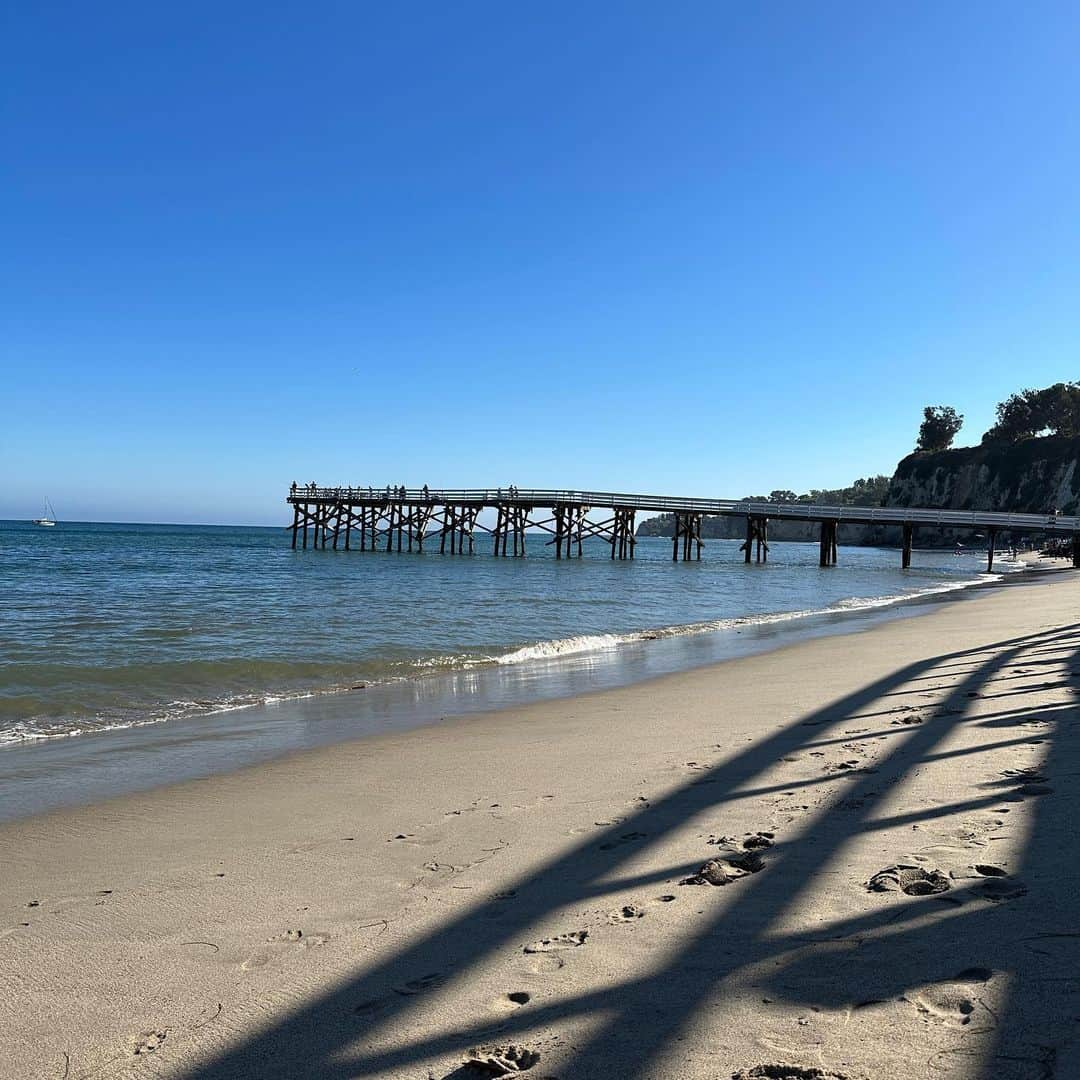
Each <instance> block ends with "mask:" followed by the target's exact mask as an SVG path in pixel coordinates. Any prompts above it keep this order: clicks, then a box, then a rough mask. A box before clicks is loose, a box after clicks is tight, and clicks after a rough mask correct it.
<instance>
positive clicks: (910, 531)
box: [900, 525, 915, 570]
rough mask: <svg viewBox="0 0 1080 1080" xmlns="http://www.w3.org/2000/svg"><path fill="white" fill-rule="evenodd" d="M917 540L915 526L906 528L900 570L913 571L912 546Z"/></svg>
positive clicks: (906, 526)
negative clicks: (915, 539)
mask: <svg viewBox="0 0 1080 1080" xmlns="http://www.w3.org/2000/svg"><path fill="white" fill-rule="evenodd" d="M914 538H915V526H914V525H905V526H904V549H903V551H902V553H901V555H900V568H901V569H902V570H909V569H911V544H912V541H913V540H914Z"/></svg>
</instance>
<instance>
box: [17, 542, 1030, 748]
mask: <svg viewBox="0 0 1080 1080" xmlns="http://www.w3.org/2000/svg"><path fill="white" fill-rule="evenodd" d="M1003 561H1004V562H1005V563H1006V566H1003V567H1002V570H1003V571H1004V572H1003V573H997V574H987V573H983V574H980V575H979V576H978V577H974V578H969V579H961V580H956V581H945V582H939V583H937V584H934V585H927V586H924V587H923V588H920V589H914V590H912V591H910V592H905V593H898V594H894V595H887V596H870V597H850V598H848V599H843V600H839V601H837V602H836V603H834V604H832V605H831V606H829V607H823V608H812V609H805V610H797V611H777V612H768V613H761V614H749V615H741V616H736V617H733V618H726V619H714V620H709V621H705V622H694V623H684V624H678V625H671V626H663V627H659V628H656V629H651V630H639V631H634V632H630V633H624V634H582V635H578V636H575V637H568V638H556V639H552V640H546V641H537V642H533V643H531V644H528V645H522V646H520V647H518V648H516V649H513V650H511V651H510V652H507V653H505V654H502V655H490V654H484V653H478V652H472V653H449V654H442V655H435V656H428V657H421V658H416V659H414V660H411V661H402V669H403V670H399V671H398V672H396V673H394V674H389V673H386V674H384V676H383V677H381V678H370V677H369V678H365V679H363V683H364V685H365V686H367V687H372V686H376V685H378V684H379V683H380V682H397V681H399V680H401V679H410V678H417V677H423V676H432V675H437V674H440V673H443V672H452V671H464V670H468V669H472V668H477V667H485V666H489V665H492V664H495V665H499V666H507V665H517V664H525V663H529V662H531V661H558V660H560V659H563V658H566V657H573V656H581V655H585V654H589V653H606V652H611V651H613V650H615V649H618V648H620V647H621V646H624V645H627V644H632V643H644V642H648V641H652V640H656V639H664V638H674V637H684V636H689V635H694V634H704V633H716V632H722V631H732V630H734V631H739V630H742V629H744V628H752V627H757V626H769V625H774V624H781V623H787V622H793V621H797V620H800V619H808V618H812V617H814V616H818V617H822V616H829V615H841V614H844V613H855V612H858V611H865V610H871V609H874V608H885V607H891V606H893V605H896V604H901V603H904V602H905V601H909V600H917V599H919V598H921V597H927V596H932V595H935V594H941V593H949V592H956V591H958V590H961V589H967V588H971V587H972V586H974V585H981V584H986V583H988V582H993V581H1000V580H1001V579H1002V578H1003V577H1005V576H1010V575H1011V574H1012V573H1016V572H1018V571H1022V570H1024V569H1026V567H1025V565H1024V564H1023V563H1020V562H1017V563H1015V564H1014V565H1008V563H1009V562H1011V560H1003ZM351 689H354V687H353V686H352V685H349V684H346V685H331V686H327V687H326V688H325V689H319V690H310V689H308V690H297V691H295V692H288V691H285V692H282V691H278V692H275V693H268V694H266V695H265V696H262V695H257V694H256V695H243V694H238V695H230V696H228V697H225V698H221V699H218V700H210V701H207V700H177V701H172V702H170V703H169V704H168V705H167V706H165V707H164V708H163V709H161V710H160V711H155V712H153V713H151V714H149V715H144V716H140V717H123V718H116V717H106V716H102V717H100V718H95V719H88V720H86V721H84V722H82V723H76V724H75V725H74V726H72V727H65V728H62V729H58V728H56V727H53V726H52V725H51V724H50V722H49V721H45V722H44V723H42V724H41V726H40V727H39V726H38V725H37V723H35V720H34V718H29V719H27V720H25V721H22V722H19V723H16V724H15V725H13V726H11V727H9V728H7V729H6V730H3V731H0V748H6V747H12V746H18V745H23V744H26V743H29V742H39V741H46V740H53V739H67V738H72V737H74V736H76V735H90V734H98V733H100V732H106V731H116V730H122V729H126V728H134V727H147V726H150V725H154V724H161V723H164V722H165V721H168V720H173V719H179V718H182V717H193V716H200V715H201V716H209V715H214V714H220V713H228V712H232V711H235V710H240V709H250V708H252V707H255V706H258V705H274V704H278V703H281V702H285V701H294V700H298V699H301V698H311V697H318V696H322V695H324V694H336V693H342V692H347V691H349V690H351Z"/></svg>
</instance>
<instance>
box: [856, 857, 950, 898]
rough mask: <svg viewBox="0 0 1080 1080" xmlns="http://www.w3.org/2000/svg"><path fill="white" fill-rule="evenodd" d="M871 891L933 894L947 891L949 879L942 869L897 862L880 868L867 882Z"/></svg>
mask: <svg viewBox="0 0 1080 1080" xmlns="http://www.w3.org/2000/svg"><path fill="white" fill-rule="evenodd" d="M866 887H867V889H869V890H870V892H902V893H904V894H905V895H906V896H931V895H933V894H935V893H943V892H947V891H948V889H949V879H948V878H947V877H946V876H945V875H944V874H943V873H942V872H941V871H940V870H926V869H925V868H923V867H921V866H914V865H912V864H911V863H897V865H896V866H887V867H886V868H885V869H884V870H879V871H878V872H877V873H876V874H874V876H873V877H872V878H871V879H870V880H869V881H868V882H867V883H866Z"/></svg>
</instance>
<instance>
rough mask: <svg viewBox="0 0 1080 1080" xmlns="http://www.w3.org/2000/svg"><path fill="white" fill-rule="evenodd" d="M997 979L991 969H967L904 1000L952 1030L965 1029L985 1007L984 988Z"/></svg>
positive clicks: (913, 993)
mask: <svg viewBox="0 0 1080 1080" xmlns="http://www.w3.org/2000/svg"><path fill="white" fill-rule="evenodd" d="M993 977H994V972H993V970H992V969H991V968H986V967H971V968H965V969H964V970H963V971H961V972H958V973H957V974H956V975H954V976H953V977H952V978H951V979H945V980H943V981H942V982H940V983H933V984H931V985H929V986H924V987H922V988H921V989H919V990H914V991H912V992H911V993H909V994H906V995H905V996H904V1000H905V1001H908V1002H910V1003H911V1004H912V1005H914V1006H915V1008H916V1009H918V1010H919V1012H920V1013H922V1014H923V1015H924V1016H926V1017H927V1018H928V1019H930V1020H933V1021H936V1022H938V1023H943V1024H948V1025H949V1026H951V1027H963V1026H965V1025H966V1024H969V1023H971V1018H972V1016H973V1014H974V1013H975V1009H976V1007H977V1006H978V1005H979V1004H981V1002H980V1000H979V997H978V994H979V990H980V988H981V987H983V986H985V985H986V984H987V983H988V982H990V980H991V979H992V978H993Z"/></svg>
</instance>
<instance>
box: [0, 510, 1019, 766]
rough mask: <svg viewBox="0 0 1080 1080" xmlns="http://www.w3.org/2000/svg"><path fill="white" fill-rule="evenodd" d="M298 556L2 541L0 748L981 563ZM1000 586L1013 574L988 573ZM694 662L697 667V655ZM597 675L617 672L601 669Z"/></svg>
mask: <svg viewBox="0 0 1080 1080" xmlns="http://www.w3.org/2000/svg"><path fill="white" fill-rule="evenodd" d="M544 539H545V538H544V537H542V536H536V537H531V538H530V545H529V546H530V551H529V554H528V556H527V557H526V558H524V559H513V558H505V559H504V558H498V559H496V558H494V557H492V556H491V555H490V553H489V552H487V551H486V546H487V545H486V544H485V543H484V542H483V541H480V542H479V543H478V548H485V550H484V551H483V553H481V552H480V551H478V553H477V554H475V555H473V556H471V557H460V556H458V557H450V556H440V555H438V554H434V553H425V554H423V555H420V554H412V555H409V554H401V555H398V554H396V553H395V554H386V553H381V552H380V553H372V552H367V553H361V552H355V551H354V552H344V551H337V552H335V551H321V550H320V551H314V550H308V551H293V550H291V548H290V547H289V539H288V535H287V533H286V532H285V531H284V530H282V529H272V528H229V527H208V526H170V525H108V524H77V523H63V524H61V525H59V526H57V527H56V528H55V529H39V528H34V527H32V526H30V525H25V524H22V523H14V522H8V523H3V524H0V546H2V551H3V558H4V564H5V565H4V590H3V591H4V602H3V605H2V607H0V747H5V746H6V747H10V746H16V745H19V744H25V743H26V742H28V741H36V740H46V739H56V738H61V737H63V738H71V737H76V736H83V735H87V734H91V733H105V732H109V731H116V730H120V729H125V728H130V727H135V726H144V725H157V724H168V723H170V722H174V721H176V720H180V719H195V718H198V717H201V716H208V715H221V714H222V713H224V712H226V711H236V710H240V709H243V708H249V707H251V706H254V705H257V704H260V703H266V702H281V701H288V700H294V699H300V698H302V697H305V696H309V695H325V694H333V693H339V692H343V691H349V690H351V689H352V688H354V687H358V686H360V684H364V687H365V688H370V687H373V686H376V685H381V684H386V683H390V682H400V681H403V680H412V681H415V680H421V679H424V678H428V677H430V676H432V675H434V674H437V673H440V672H457V671H473V672H480V671H482V670H483V669H485V668H497V667H507V666H514V665H522V664H528V663H529V662H533V661H538V660H547V661H551V660H559V659H561V658H568V657H571V656H583V655H590V656H592V657H593V658H594V659H595V658H596V656H598V655H599V654H615V653H617V652H618V651H619V650H620V649H625V647H626V646H627V645H629V644H632V643H637V644H639V645H640V644H641V643H643V642H645V643H648V642H649V641H653V640H658V639H661V638H669V637H690V636H694V635H702V634H711V635H714V636H717V635H718V636H719V637H720V638H723V637H724V635H725V634H726V635H727V636H729V637H731V636H734V634H736V633H737V632H739V631H742V630H746V629H747V628H752V627H755V626H763V625H768V624H776V623H793V622H797V621H799V620H806V619H808V618H810V617H811V616H814V615H820V614H822V613H829V612H845V611H848V612H851V611H858V610H866V609H868V608H876V607H882V606H887V605H890V604H893V603H896V602H897V601H900V600H903V599H910V598H912V597H915V596H920V595H927V594H931V593H938V592H944V591H948V590H953V589H958V588H962V587H964V586H966V585H970V584H973V583H975V582H978V581H980V580H985V579H986V575H984V574H981V573H980V571H981V570H982V569H983V568H984V566H985V562H984V558H985V556H984V555H983V554H982V553H972V554H971V555H966V556H960V557H957V556H955V555H954V554H953V553H951V552H916V554H915V566H914V567H913V568H912V569H911V570H908V571H906V572H905V571H902V570H900V568H899V562H900V558H899V554H898V553H897V552H895V551H889V550H884V549H878V548H844V549H843V550H842V552H841V556H840V565H839V566H838V567H836V568H833V569H826V570H822V569H821V568H820V567H819V566H818V565H817V556H818V551H817V545H815V544H791V543H787V544H785V543H774V544H773V545H772V549H771V553H770V558H769V562H768V563H767V564H765V565H763V566H757V565H754V566H751V567H747V566H745V565H744V564H743V562H742V560H741V556H740V554H739V552H738V547H739V545H738V543H737V542H735V541H722V540H714V541H711V542H708V543H707V547H706V551H705V557H704V558H703V559H702V561H701V562H690V563H681V562H680V563H673V562H672V561H671V542H670V540H665V539H663V538H643V539H642V540H641V541H640V542H639V543H638V547H637V558H636V559H634V560H633V561H632V562H617V561H616V562H613V561H612V560H611V559H610V551H609V549H608V548H607V547H606V546H605V545H603V544H602V543H601V542H599V541H597V542H595V543H594V544H592V545H591V546H590V545H588V544H587V545H586V550H585V557H584V558H583V559H581V560H577V559H571V560H562V561H557V560H555V559H554V558H553V557H552V556H551V549H550V548H549V547H545V545H544ZM1000 565H1001V567H1002V569H1003V570H1005V571H1007V570H1008V569H1009V568H1010V566H1009V564H1007V563H1004V564H1000ZM691 652H692V650H691ZM607 659H608V660H609V661H610V660H615V659H617V658H616V657H614V656H608V658H607Z"/></svg>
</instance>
